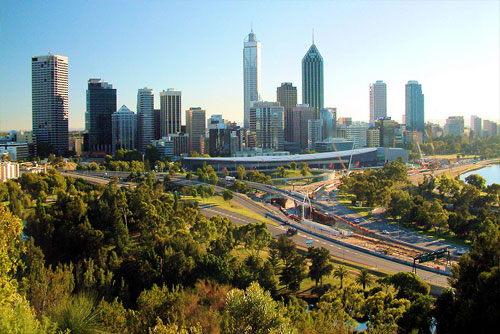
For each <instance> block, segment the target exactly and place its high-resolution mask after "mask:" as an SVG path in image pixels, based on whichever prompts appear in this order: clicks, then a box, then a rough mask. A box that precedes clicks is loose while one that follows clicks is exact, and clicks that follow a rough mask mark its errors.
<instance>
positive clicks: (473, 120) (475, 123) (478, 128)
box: [470, 115, 483, 137]
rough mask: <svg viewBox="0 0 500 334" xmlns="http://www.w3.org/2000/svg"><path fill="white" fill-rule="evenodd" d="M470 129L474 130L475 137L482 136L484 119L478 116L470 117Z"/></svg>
mask: <svg viewBox="0 0 500 334" xmlns="http://www.w3.org/2000/svg"><path fill="white" fill-rule="evenodd" d="M470 129H471V130H472V135H473V136H474V137H481V132H482V131H483V127H482V119H481V118H480V117H477V116H474V115H473V116H471V117H470Z"/></svg>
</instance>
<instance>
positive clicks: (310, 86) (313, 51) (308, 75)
mask: <svg viewBox="0 0 500 334" xmlns="http://www.w3.org/2000/svg"><path fill="white" fill-rule="evenodd" d="M323 96H324V90H323V58H322V57H321V54H320V53H319V51H318V48H317V47H316V45H315V44H314V42H313V44H312V45H311V47H310V48H309V50H308V51H307V53H306V55H305V56H304V58H302V104H308V105H309V106H311V107H312V108H314V109H315V110H316V111H319V110H321V109H323Z"/></svg>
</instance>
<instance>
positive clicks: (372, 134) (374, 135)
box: [366, 128, 380, 147]
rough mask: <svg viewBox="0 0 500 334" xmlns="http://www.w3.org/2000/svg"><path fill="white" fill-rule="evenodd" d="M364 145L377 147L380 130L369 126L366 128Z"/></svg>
mask: <svg viewBox="0 0 500 334" xmlns="http://www.w3.org/2000/svg"><path fill="white" fill-rule="evenodd" d="M366 146H367V147H379V146H380V130H379V129H377V128H369V129H368V130H366Z"/></svg>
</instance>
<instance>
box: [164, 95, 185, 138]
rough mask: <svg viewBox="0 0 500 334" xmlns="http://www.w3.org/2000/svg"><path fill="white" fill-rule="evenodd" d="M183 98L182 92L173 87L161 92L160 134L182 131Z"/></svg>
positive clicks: (167, 134)
mask: <svg viewBox="0 0 500 334" xmlns="http://www.w3.org/2000/svg"><path fill="white" fill-rule="evenodd" d="M181 98H182V93H181V92H180V91H178V90H175V89H173V88H169V89H167V90H164V91H162V92H160V135H161V137H167V136H169V135H173V134H177V133H179V132H181V104H182V103H181V102H182V101H181Z"/></svg>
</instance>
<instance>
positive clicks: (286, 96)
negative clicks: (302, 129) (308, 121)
mask: <svg viewBox="0 0 500 334" xmlns="http://www.w3.org/2000/svg"><path fill="white" fill-rule="evenodd" d="M276 99H277V101H278V102H279V103H280V104H281V106H282V107H283V108H284V110H285V140H286V141H292V109H293V107H295V106H296V105H297V87H294V86H293V85H292V83H291V82H284V83H282V84H281V86H280V87H278V88H277V89H276Z"/></svg>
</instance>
